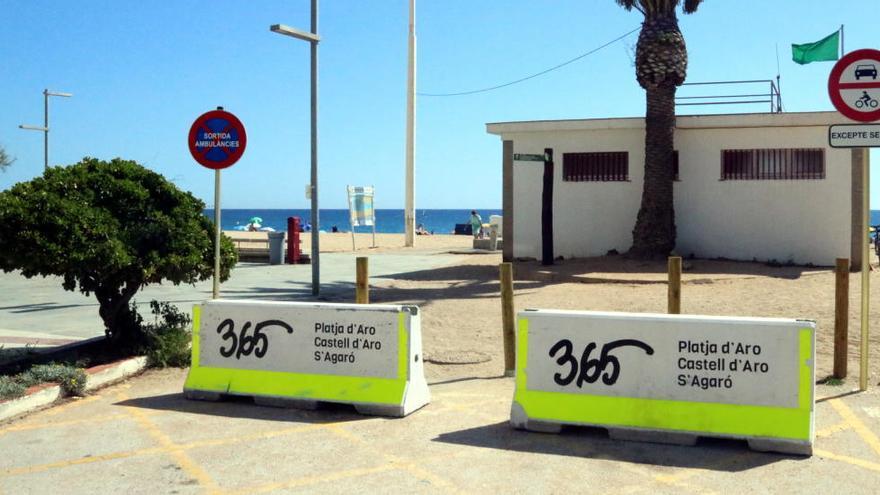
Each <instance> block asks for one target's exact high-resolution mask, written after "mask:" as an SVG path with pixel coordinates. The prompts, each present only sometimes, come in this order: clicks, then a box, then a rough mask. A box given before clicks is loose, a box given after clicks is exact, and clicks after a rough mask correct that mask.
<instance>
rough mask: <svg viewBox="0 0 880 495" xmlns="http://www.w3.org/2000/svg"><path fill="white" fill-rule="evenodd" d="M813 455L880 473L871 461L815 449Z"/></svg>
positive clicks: (875, 464) (878, 466) (879, 465)
mask: <svg viewBox="0 0 880 495" xmlns="http://www.w3.org/2000/svg"><path fill="white" fill-rule="evenodd" d="M813 454H814V455H817V456H819V457H824V458H826V459H831V460H835V461H840V462H845V463H847V464H852V465H853V466H858V467H862V468H865V469H870V470H871V471H878V472H880V464H878V463H876V462H871V461H865V460H862V459H857V458H855V457H850V456H848V455H840V454H835V453H834V452H828V451H827V450H821V449H816V450H814V451H813Z"/></svg>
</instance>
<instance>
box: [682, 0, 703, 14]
mask: <svg viewBox="0 0 880 495" xmlns="http://www.w3.org/2000/svg"><path fill="white" fill-rule="evenodd" d="M701 3H703V0H684V9H683V10H684V13H685V14H693V13H694V12H696V11H697V8H698V7H699V6H700V4H701Z"/></svg>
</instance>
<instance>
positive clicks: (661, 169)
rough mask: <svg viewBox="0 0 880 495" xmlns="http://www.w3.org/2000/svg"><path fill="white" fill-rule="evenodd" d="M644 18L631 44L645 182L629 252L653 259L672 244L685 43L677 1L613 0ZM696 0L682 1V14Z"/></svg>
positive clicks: (698, 0) (694, 5) (691, 9)
mask: <svg viewBox="0 0 880 495" xmlns="http://www.w3.org/2000/svg"><path fill="white" fill-rule="evenodd" d="M615 1H616V2H617V3H618V4H619V5H621V6H622V7H623V8H625V9H626V10H632V9H636V10H638V11H639V12H641V13H642V15H643V16H644V18H645V21H644V22H643V23H642V30H641V32H640V33H639V41H638V44H637V45H636V79H637V80H638V82H639V85H640V86H641V87H643V88H644V89H645V96H646V100H647V109H646V112H645V181H644V185H643V188H642V204H641V207H640V208H639V214H638V217H637V219H636V225H635V227H634V228H633V245H632V248H631V249H630V254H632V255H633V256H636V257H644V258H655V257H662V256H666V255H668V254H669V252H670V251H672V249H673V248H675V208H674V205H673V192H672V186H673V178H674V173H673V135H674V132H675V91H676V89H677V88H678V86H681V85H682V83H684V80H685V77H686V75H687V59H688V57H687V47H686V46H685V43H684V36H682V34H681V30H679V28H678V17H677V16H676V9H677V8H678V6H679V4H681V3H682V2H681V1H680V0H615ZM700 3H702V0H684V5H683V7H682V10H683V11H684V13H685V14H692V13H694V12H696V10H697V8H698V7H699V6H700Z"/></svg>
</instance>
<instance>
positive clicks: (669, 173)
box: [630, 81, 676, 258]
mask: <svg viewBox="0 0 880 495" xmlns="http://www.w3.org/2000/svg"><path fill="white" fill-rule="evenodd" d="M675 90H676V86H675V83H674V82H672V81H666V82H663V83H661V84H660V85H659V86H657V87H654V88H647V89H646V90H645V91H646V95H647V112H646V118H645V179H644V187H643V189H642V206H641V208H640V209H639V215H638V218H637V219H636V226H635V228H634V229H633V245H632V249H631V250H630V253H631V254H633V255H635V256H637V257H641V258H662V257H665V256H667V255H668V254H669V253H670V252H671V251H672V249H673V248H675V210H674V207H673V190H672V186H673V177H674V173H673V169H672V166H673V145H674V132H675Z"/></svg>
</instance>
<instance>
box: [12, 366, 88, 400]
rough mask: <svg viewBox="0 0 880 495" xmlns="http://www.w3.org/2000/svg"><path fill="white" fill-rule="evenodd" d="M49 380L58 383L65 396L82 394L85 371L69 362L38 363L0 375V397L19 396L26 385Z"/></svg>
mask: <svg viewBox="0 0 880 495" xmlns="http://www.w3.org/2000/svg"><path fill="white" fill-rule="evenodd" d="M49 382H51V383H57V384H59V385H60V386H61V391H62V393H63V394H64V395H65V396H70V395H83V393H85V390H86V373H85V371H83V370H82V369H81V368H76V367H74V366H71V365H69V364H55V363H52V364H38V365H35V366H33V367H32V368H31V369H29V370H27V371H25V372H23V373H19V374H18V375H15V376H0V399H14V398H16V397H21V396H22V395H24V393H25V391H26V390H27V389H28V387H33V386H34V385H39V384H41V383H49Z"/></svg>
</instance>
